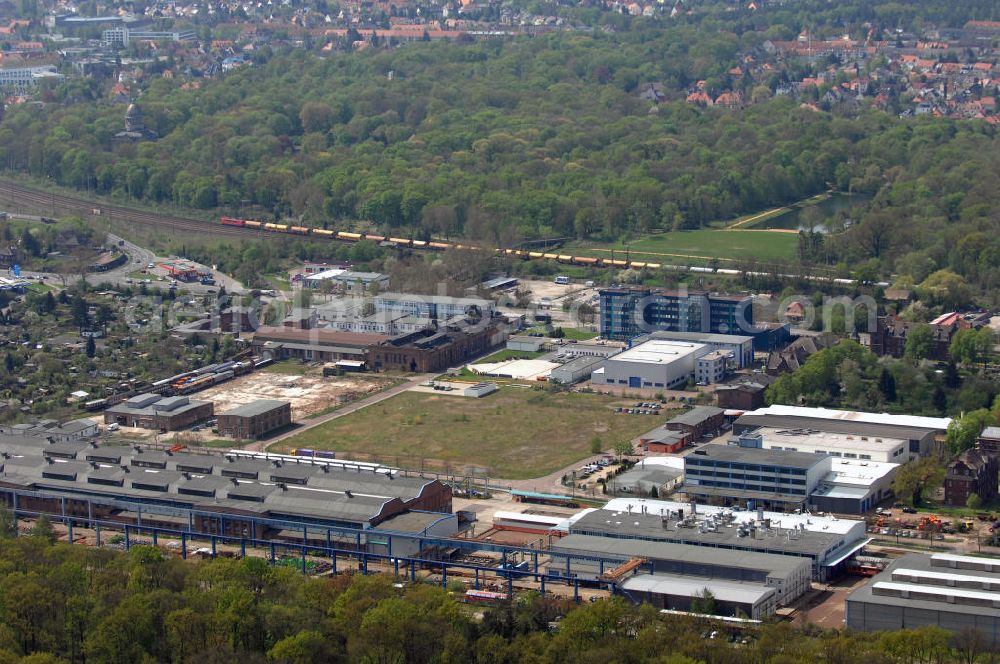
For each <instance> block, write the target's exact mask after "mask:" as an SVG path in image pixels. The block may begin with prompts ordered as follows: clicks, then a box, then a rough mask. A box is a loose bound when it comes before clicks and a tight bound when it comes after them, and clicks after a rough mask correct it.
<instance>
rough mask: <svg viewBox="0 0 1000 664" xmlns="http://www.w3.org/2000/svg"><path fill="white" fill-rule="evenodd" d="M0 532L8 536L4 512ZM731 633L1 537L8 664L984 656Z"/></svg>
mask: <svg viewBox="0 0 1000 664" xmlns="http://www.w3.org/2000/svg"><path fill="white" fill-rule="evenodd" d="M5 524H6V527H5V528H4V532H5V534H6V533H9V531H10V529H9V526H10V522H9V515H8V519H7V520H6V521H5ZM713 636H715V637H716V638H710V637H713ZM728 636H729V635H728V634H726V633H725V632H724V631H713V629H712V628H708V629H706V627H705V625H704V624H702V623H699V621H697V620H693V619H689V618H684V617H675V616H662V615H660V614H659V612H658V611H656V610H655V609H653V608H652V607H650V606H649V605H645V606H642V607H633V606H630V605H628V604H627V603H626V602H624V601H623V600H622V599H615V600H603V601H599V602H596V603H593V604H587V605H583V606H575V605H574V604H572V602H569V601H566V600H558V599H553V598H551V597H549V596H547V597H544V598H543V597H541V596H539V595H538V594H537V593H528V594H526V595H522V596H519V597H518V598H516V599H515V601H514V602H513V603H512V604H510V605H506V606H500V607H496V608H484V607H469V606H464V605H462V604H459V603H458V602H457V601H456V600H455V599H454V596H453V595H452V593H450V592H447V591H446V590H444V589H442V588H441V587H440V586H435V585H429V584H422V583H416V584H407V585H405V586H403V585H394V584H393V580H392V579H391V578H390V577H387V576H367V577H365V576H360V575H353V576H352V575H342V576H338V577H335V578H312V577H307V576H302V575H301V574H300V573H299V572H298V571H296V569H295V568H294V567H286V566H282V565H277V566H270V565H268V564H267V562H266V561H264V560H263V559H261V558H245V559H242V560H229V559H219V560H216V561H212V562H207V561H206V562H186V561H182V560H180V559H179V558H174V557H170V556H167V555H165V554H163V553H162V552H161V551H160V550H159V549H156V548H153V547H149V546H137V547H134V548H133V549H132V550H131V551H129V552H128V553H123V552H118V551H114V550H110V549H106V548H104V549H97V548H88V547H84V546H70V545H67V544H54V543H53V542H52V531H51V527H50V526H47V525H46V524H43V523H40V524H39V525H37V526H35V528H34V529H33V535H31V536H29V537H20V538H17V539H11V538H9V536H6V537H3V538H0V662H2V663H3V664H57V663H59V662H84V661H86V662H91V663H95V664H104V663H110V664H136V663H138V662H174V663H177V664H181V663H184V662H198V663H199V664H203V663H205V662H215V663H218V664H222V663H225V662H234V663H236V662H239V663H240V664H253V663H255V662H262V663H263V662H281V663H285V664H310V663H313V662H315V663H317V664H319V663H321V662H322V663H324V664H325V663H329V662H368V663H372V664H375V663H385V664H406V663H414V664H417V663H421V664H422V663H425V662H426V663H430V662H477V663H481V664H508V663H510V664H513V663H514V662H529V663H530V662H537V663H539V664H542V663H552V664H556V663H564V662H565V663H569V662H574V663H582V664H585V663H588V662H594V663H595V664H596V663H600V664H607V663H608V662H657V663H660V664H698V663H699V662H712V663H715V662H718V663H732V664H742V663H746V664H751V663H752V664H757V663H760V664H765V663H772V662H773V663H779V662H781V663H787V664H794V663H796V662H815V661H820V660H821V661H824V662H827V663H828V664H849V663H853V662H860V661H863V662H868V663H873V664H879V663H882V662H885V663H887V664H888V663H891V662H941V663H944V662H974V661H976V659H977V657H979V656H980V655H982V654H983V652H982V651H983V646H982V644H983V641H982V639H979V638H975V636H974V635H959V636H958V637H956V638H952V637H950V635H949V634H948V633H947V632H945V631H943V630H941V629H938V628H919V629H915V630H903V631H900V632H891V633H886V634H881V635H870V634H849V633H844V632H841V631H823V630H819V629H816V628H805V629H800V628H796V627H793V626H791V625H790V624H788V623H778V624H773V625H765V626H763V627H761V628H760V629H759V630H756V631H754V632H751V633H749V634H741V635H739V638H738V639H737V640H736V642H735V643H734V642H733V639H732V638H728ZM747 636H748V637H749V638H746V641H747V642H746V643H743V642H742V641H743V640H744V638H745V637H747Z"/></svg>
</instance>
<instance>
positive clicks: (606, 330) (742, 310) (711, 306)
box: [600, 288, 755, 341]
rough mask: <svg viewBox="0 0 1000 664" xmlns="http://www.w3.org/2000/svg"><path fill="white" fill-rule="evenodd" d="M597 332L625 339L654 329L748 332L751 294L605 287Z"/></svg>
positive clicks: (750, 322) (729, 332) (601, 295)
mask: <svg viewBox="0 0 1000 664" xmlns="http://www.w3.org/2000/svg"><path fill="white" fill-rule="evenodd" d="M600 297H601V316H600V327H601V336H602V337H603V338H605V339H616V340H620V341H628V340H630V339H633V338H635V337H637V336H639V335H641V334H648V333H650V332H655V331H657V330H666V331H670V332H711V333H716V334H738V333H741V332H742V333H752V332H753V331H754V330H755V328H754V321H753V307H752V306H751V305H752V302H753V298H752V297H750V296H749V295H728V294H722V293H704V292H695V291H690V292H689V291H672V290H661V289H650V288H608V289H604V290H602V291H601V292H600Z"/></svg>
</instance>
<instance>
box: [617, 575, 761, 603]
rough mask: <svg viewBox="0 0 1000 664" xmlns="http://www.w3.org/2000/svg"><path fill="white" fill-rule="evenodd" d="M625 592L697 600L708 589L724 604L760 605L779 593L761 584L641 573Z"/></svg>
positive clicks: (634, 578) (626, 584) (626, 587)
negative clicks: (633, 591)
mask: <svg viewBox="0 0 1000 664" xmlns="http://www.w3.org/2000/svg"><path fill="white" fill-rule="evenodd" d="M622 587H623V588H624V589H625V590H636V591H639V592H652V593H658V594H661V595H673V596H675V597H680V596H687V597H694V596H696V595H700V594H701V593H702V592H703V591H704V590H705V589H706V588H708V589H709V590H710V591H711V592H712V594H713V595H715V598H716V599H717V600H719V601H721V602H740V603H741V604H750V605H753V604H756V603H758V602H760V601H762V600H765V599H767V598H768V597H770V596H771V595H774V594H775V590H774V588H771V587H769V586H765V585H763V584H759V583H738V582H736V581H722V580H719V579H708V578H705V577H700V576H681V575H679V574H637V575H636V576H633V577H631V578H629V579H628V580H627V581H625V583H623V584H622Z"/></svg>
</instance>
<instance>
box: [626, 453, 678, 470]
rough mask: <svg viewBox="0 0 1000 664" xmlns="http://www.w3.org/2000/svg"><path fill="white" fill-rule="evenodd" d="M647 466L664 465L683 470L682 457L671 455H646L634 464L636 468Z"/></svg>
mask: <svg viewBox="0 0 1000 664" xmlns="http://www.w3.org/2000/svg"><path fill="white" fill-rule="evenodd" d="M649 466H666V467H667V468H674V469H676V470H684V457H682V456H672V455H663V456H648V457H644V458H643V459H642V460H641V461H640V462H639V463H637V464H636V465H635V467H636V468H648V467H649Z"/></svg>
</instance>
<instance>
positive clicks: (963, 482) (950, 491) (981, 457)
mask: <svg viewBox="0 0 1000 664" xmlns="http://www.w3.org/2000/svg"><path fill="white" fill-rule="evenodd" d="M998 467H1000V466H998V462H997V459H996V457H994V456H990V455H988V454H984V453H983V452H982V451H980V450H977V449H971V450H966V451H965V452H962V454H961V455H959V457H958V458H957V459H955V460H954V461H952V462H951V463H950V464H948V470H947V473H946V474H945V477H944V501H945V503H947V504H948V505H954V506H957V507H963V506H965V505H966V503H967V501H968V500H969V496H971V495H972V494H976V495H977V496H979V498H980V500H981V501H982V503H983V504H986V503H989V502H991V501H993V500H994V499H996V497H997V469H998Z"/></svg>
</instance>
